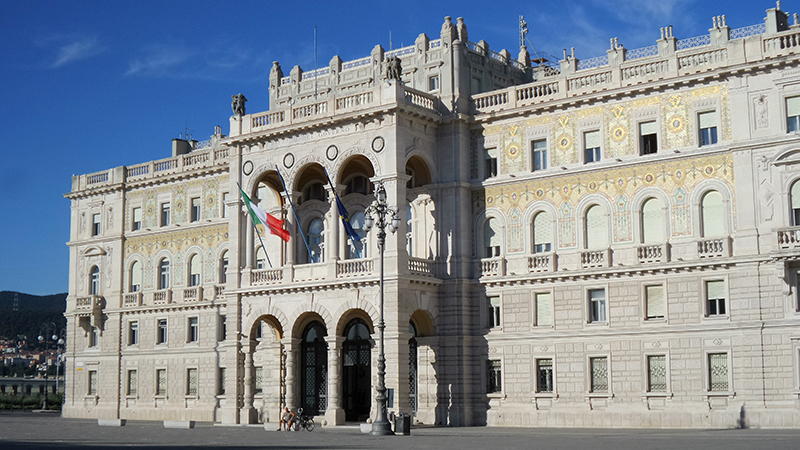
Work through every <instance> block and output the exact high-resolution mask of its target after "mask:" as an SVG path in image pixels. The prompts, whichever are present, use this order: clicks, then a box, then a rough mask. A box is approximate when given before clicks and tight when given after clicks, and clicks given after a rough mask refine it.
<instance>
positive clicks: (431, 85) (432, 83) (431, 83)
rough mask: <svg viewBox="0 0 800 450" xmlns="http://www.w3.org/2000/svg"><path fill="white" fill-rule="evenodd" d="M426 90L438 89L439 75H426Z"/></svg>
mask: <svg viewBox="0 0 800 450" xmlns="http://www.w3.org/2000/svg"><path fill="white" fill-rule="evenodd" d="M428 90H429V91H438V90H439V75H434V76H432V77H428Z"/></svg>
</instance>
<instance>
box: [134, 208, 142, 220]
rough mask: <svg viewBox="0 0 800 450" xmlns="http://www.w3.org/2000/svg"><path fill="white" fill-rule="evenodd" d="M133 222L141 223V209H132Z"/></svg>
mask: <svg viewBox="0 0 800 450" xmlns="http://www.w3.org/2000/svg"><path fill="white" fill-rule="evenodd" d="M133 221H134V222H141V221H142V208H133Z"/></svg>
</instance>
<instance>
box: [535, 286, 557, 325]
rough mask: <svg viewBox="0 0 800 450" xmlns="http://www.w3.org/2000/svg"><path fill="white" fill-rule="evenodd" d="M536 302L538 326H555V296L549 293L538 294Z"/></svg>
mask: <svg viewBox="0 0 800 450" xmlns="http://www.w3.org/2000/svg"><path fill="white" fill-rule="evenodd" d="M534 298H535V299H536V300H535V301H536V326H540V327H551V326H553V296H552V295H551V294H550V293H549V292H542V293H538V294H536V295H535V297H534Z"/></svg>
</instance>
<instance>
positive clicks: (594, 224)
mask: <svg viewBox="0 0 800 450" xmlns="http://www.w3.org/2000/svg"><path fill="white" fill-rule="evenodd" d="M605 247H608V225H607V223H606V217H605V214H604V212H603V209H602V208H600V207H599V206H597V205H594V206H592V207H590V208H589V209H588V210H587V211H586V248H587V249H598V248H605Z"/></svg>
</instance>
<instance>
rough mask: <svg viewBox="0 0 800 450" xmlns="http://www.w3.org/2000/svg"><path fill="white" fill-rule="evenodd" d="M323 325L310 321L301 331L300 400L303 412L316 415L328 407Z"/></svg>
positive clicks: (325, 348) (326, 356) (325, 346)
mask: <svg viewBox="0 0 800 450" xmlns="http://www.w3.org/2000/svg"><path fill="white" fill-rule="evenodd" d="M326 334H327V332H326V331H325V326H324V325H323V324H322V323H320V322H317V321H314V322H311V323H310V324H308V326H306V329H305V330H304V331H303V343H302V350H301V351H302V359H301V361H300V365H301V380H300V400H301V407H302V408H303V412H304V413H306V414H310V415H312V416H317V415H319V414H320V413H321V412H324V411H325V409H327V407H328V346H327V344H326V343H325V335H326Z"/></svg>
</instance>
